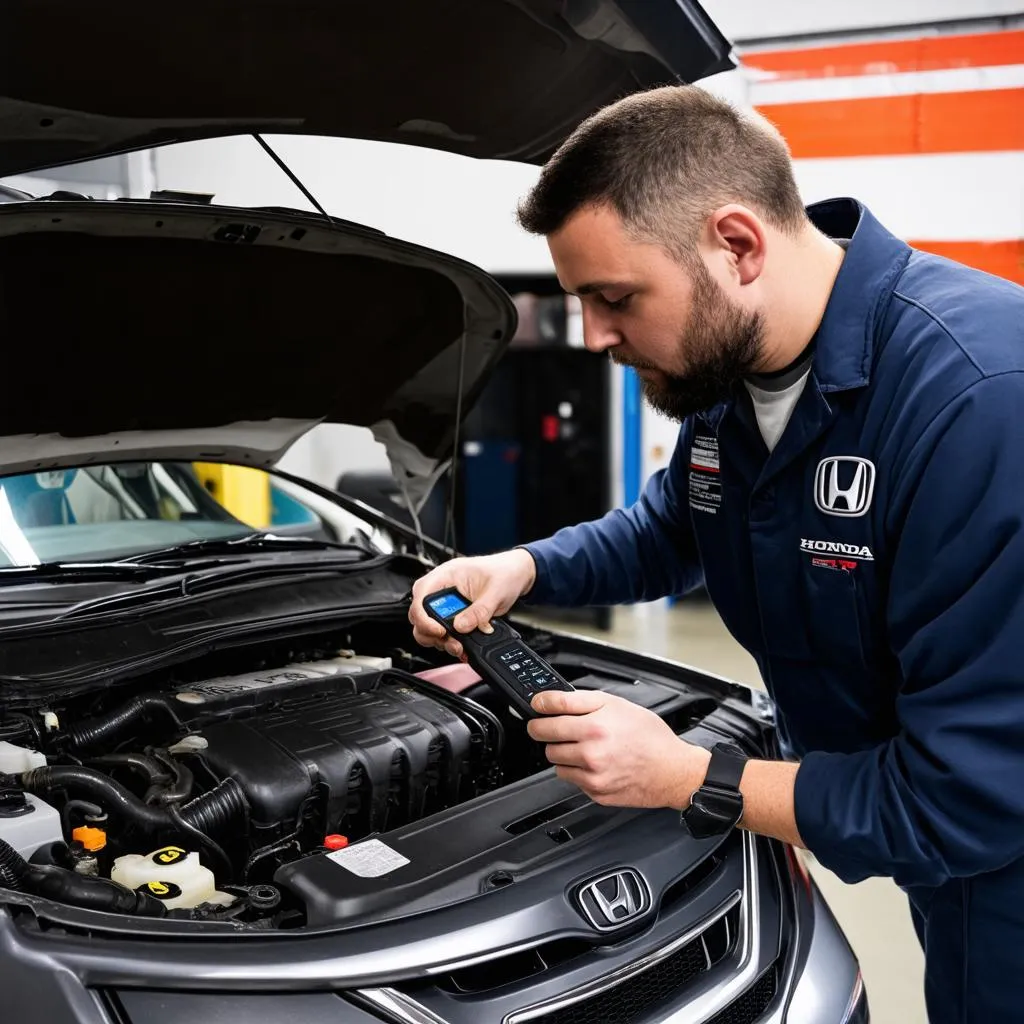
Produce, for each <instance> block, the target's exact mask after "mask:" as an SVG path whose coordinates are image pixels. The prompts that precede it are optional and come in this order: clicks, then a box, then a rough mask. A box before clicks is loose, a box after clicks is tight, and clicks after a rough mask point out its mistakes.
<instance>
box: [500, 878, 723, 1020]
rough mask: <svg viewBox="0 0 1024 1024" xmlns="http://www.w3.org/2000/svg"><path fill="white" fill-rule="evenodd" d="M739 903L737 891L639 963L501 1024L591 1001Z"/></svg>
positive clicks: (653, 963)
mask: <svg viewBox="0 0 1024 1024" xmlns="http://www.w3.org/2000/svg"><path fill="white" fill-rule="evenodd" d="M742 900H743V893H741V892H738V891H737V892H734V893H732V894H731V895H730V896H729V897H728V898H727V899H725V900H724V901H723V902H722V903H720V904H719V905H718V906H717V907H716V908H715V909H714V910H713V911H712V912H711V913H710V914H708V915H707V917H705V918H704V919H703V920H702V921H701V922H700V923H699V924H696V925H694V926H693V927H692V928H691V929H690V930H689V931H687V932H684V933H683V934H682V935H680V936H679V938H677V939H673V940H672V941H671V942H670V943H668V944H667V945H665V946H662V947H661V949H657V950H655V951H654V952H653V953H648V954H647V955H646V956H644V957H641V958H640V959H639V960H635V961H634V962H633V963H631V964H626V965H625V966H623V967H620V968H618V969H617V970H615V971H612V972H611V973H610V974H606V975H605V976H604V977H603V978H599V979H598V980H597V981H591V982H588V983H587V984H585V985H580V986H579V987H578V988H574V989H571V990H570V991H568V992H566V993H564V994H563V995H561V996H558V997H557V998H555V999H548V1000H546V1001H545V1002H543V1003H534V1004H533V1005H532V1006H527V1007H524V1008H523V1009H521V1010H515V1011H513V1012H512V1013H510V1014H507V1015H506V1016H505V1019H504V1020H503V1022H502V1024H523V1021H528V1020H533V1019H534V1018H535V1017H541V1016H543V1015H544V1014H546V1013H554V1012H555V1011H556V1010H561V1009H564V1008H565V1007H567V1006H573V1005H574V1004H576V1003H581V1002H584V1001H585V1000H587V999H592V998H594V996H598V995H600V994H601V993H603V992H607V991H608V990H609V989H612V988H615V987H616V986H618V985H621V984H623V983H624V982H627V981H629V979H630V978H635V977H636V976H637V975H638V974H642V973H643V972H644V971H648V970H650V969H651V968H652V967H656V966H657V965H658V964H659V963H661V962H662V961H663V960H667V959H668V958H669V957H670V956H672V955H673V954H674V953H676V952H678V951H679V950H680V949H682V947H683V946H686V945H689V943H691V942H693V941H694V939H698V938H700V937H701V935H702V934H703V933H704V932H706V931H707V930H708V929H709V928H710V927H711V926H712V925H713V924H714V923H715V922H716V921H718V920H720V919H721V918H722V917H724V916H725V915H726V914H728V913H729V911H730V910H732V908H733V907H735V906H736V904H737V903H740V902H741V901H742Z"/></svg>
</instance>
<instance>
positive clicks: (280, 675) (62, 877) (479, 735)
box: [0, 621, 715, 929]
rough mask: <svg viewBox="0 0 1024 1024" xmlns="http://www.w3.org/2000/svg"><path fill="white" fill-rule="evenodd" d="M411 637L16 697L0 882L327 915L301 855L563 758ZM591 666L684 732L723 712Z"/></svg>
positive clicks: (395, 627) (62, 894)
mask: <svg viewBox="0 0 1024 1024" xmlns="http://www.w3.org/2000/svg"><path fill="white" fill-rule="evenodd" d="M403 626H404V628H403ZM403 643H406V644H408V643H409V640H408V625H407V624H400V623H399V622H397V621H396V622H394V623H391V624H388V623H386V622H381V621H378V622H374V623H366V624H363V626H362V628H360V629H354V630H351V631H348V632H345V633H343V634H334V635H331V636H325V637H320V638H317V640H316V642H309V641H307V642H306V643H304V644H302V645H295V644H291V645H282V644H281V643H276V644H274V645H272V646H270V647H269V648H266V649H259V648H258V647H257V648H249V649H245V650H236V651H222V652H216V653H211V654H208V655H206V656H204V657H201V658H198V659H195V660H193V661H192V662H189V663H186V664H184V665H180V666H178V667H176V668H174V669H167V670H164V671H162V672H160V673H154V674H151V675H150V676H147V677H140V678H138V679H136V680H133V681H132V683H131V684H130V685H128V686H125V685H123V684H118V685H117V686H111V687H109V688H107V689H106V690H104V691H103V692H102V693H100V694H97V695H92V696H88V697H78V698H75V699H74V700H72V701H70V702H69V703H67V704H66V705H60V704H57V705H49V704H48V705H47V706H45V707H38V708H34V709H25V708H19V709H18V710H17V711H11V710H9V709H4V710H3V711H2V713H0V891H2V889H3V888H6V889H9V890H14V891H16V892H19V891H20V892H22V893H27V894H31V895H35V896H44V897H47V898H50V899H54V900H56V901H58V902H61V903H64V904H67V905H70V906H74V907H78V908H84V909H93V910H102V911H108V912H113V913H121V914H129V915H135V916H141V917H153V918H156V917H170V918H179V919H182V920H192V921H222V922H223V921H228V922H231V923H233V924H234V925H235V926H237V927H243V928H260V929H265V928H297V927H303V926H304V925H305V924H307V922H309V921H310V920H312V919H317V918H322V917H323V914H322V913H321V914H318V913H316V911H315V909H314V908H311V907H310V906H309V905H308V903H309V897H308V892H306V894H305V895H304V889H303V884H302V881H301V879H299V880H298V881H297V882H295V884H289V879H292V878H293V877H294V875H295V872H296V865H297V864H298V865H301V864H302V863H303V862H306V861H307V860H308V859H310V858H320V859H323V858H324V857H332V856H337V855H339V852H340V851H344V850H346V849H348V848H349V847H351V846H352V845H353V844H356V843H359V842H360V841H361V840H365V839H367V838H372V837H380V836H386V835H387V833H388V832H390V831H392V830H395V829H399V828H402V827H403V826H408V825H410V824H412V823H416V822H420V821H423V820H425V819H428V818H430V816H432V815H435V814H439V813H441V812H444V811H446V810H448V809H451V808H455V807H458V806H460V805H462V804H465V803H467V802H468V801H471V800H473V799H474V798H477V797H480V796H483V795H485V794H491V793H494V792H495V791H497V790H500V789H501V788H502V787H505V786H508V785H509V784H511V783H514V782H516V781H518V780H522V779H526V778H527V777H529V776H531V775H534V774H536V773H538V772H540V771H542V770H543V769H545V768H547V767H549V765H548V763H547V761H546V759H545V758H544V756H543V749H542V747H540V746H539V745H538V744H536V743H534V742H533V741H532V740H530V738H529V736H528V735H527V733H526V729H525V725H524V723H523V722H522V721H521V720H519V719H518V718H517V717H515V716H514V715H513V714H511V713H510V711H509V709H508V708H507V707H506V706H504V702H503V701H502V699H501V698H500V697H499V696H498V695H497V694H496V693H495V692H494V691H493V690H491V689H490V687H488V686H486V685H485V684H483V683H482V682H480V680H479V677H476V676H475V675H473V674H472V673H471V671H470V673H469V675H468V676H467V675H466V674H465V671H464V670H465V669H466V668H467V666H461V665H459V666H447V665H446V661H447V659H444V657H443V656H441V655H438V656H436V657H434V656H433V655H432V653H428V652H419V651H417V653H409V652H408V651H407V650H405V649H404V648H403V646H402V644H403ZM547 656H548V657H549V659H552V660H553V663H554V662H555V661H557V657H558V652H557V650H552V651H548V652H547ZM592 668H593V666H591V665H588V663H587V660H586V659H579V658H577V659H575V660H573V659H569V660H568V661H566V662H565V663H563V664H561V665H560V671H562V672H563V673H564V674H565V675H566V677H567V678H571V679H572V680H573V682H574V685H576V686H577V687H578V688H587V687H589V688H602V689H606V690H610V691H613V692H618V693H620V694H621V695H623V696H625V697H627V698H629V699H631V700H634V701H636V702H638V703H642V704H644V705H645V706H648V707H652V708H653V709H654V710H656V711H657V712H658V713H659V714H662V715H663V717H666V719H667V720H669V721H670V724H672V725H673V727H675V728H676V729H677V731H680V730H681V729H682V728H683V727H686V726H687V725H689V724H692V723H693V722H695V721H697V720H699V719H700V718H701V717H702V716H704V715H706V714H708V713H709V712H710V711H712V710H714V708H715V701H714V700H712V699H710V698H708V697H707V696H706V695H705V696H703V697H702V696H700V695H698V694H695V693H692V692H687V689H686V687H685V686H682V685H680V686H670V685H667V684H666V683H665V682H664V681H656V680H653V679H652V680H644V679H636V678H634V677H633V675H632V673H630V672H629V671H628V670H623V671H621V672H618V671H608V672H606V673H598V674H595V673H594V672H593V671H592ZM449 669H451V670H454V676H453V675H452V673H451V672H449ZM459 670H463V674H462V675H461V677H460V676H459ZM446 673H447V675H446ZM442 677H443V678H442ZM452 678H456V679H457V681H456V682H452Z"/></svg>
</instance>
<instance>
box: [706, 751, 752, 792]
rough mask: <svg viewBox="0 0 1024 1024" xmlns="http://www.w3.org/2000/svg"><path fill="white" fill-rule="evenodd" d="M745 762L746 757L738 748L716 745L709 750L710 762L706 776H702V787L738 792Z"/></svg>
mask: <svg viewBox="0 0 1024 1024" xmlns="http://www.w3.org/2000/svg"><path fill="white" fill-rule="evenodd" d="M747 760H748V758H747V755H746V754H744V753H743V751H741V750H740V749H739V748H738V747H732V746H729V745H727V744H725V743H719V744H716V745H715V746H714V747H713V748H712V749H711V760H710V761H709V762H708V770H707V774H706V775H705V776H704V785H705V786H707V785H713V786H720V787H722V788H723V789H737V790H738V789H739V788H740V779H742V778H743V769H744V768H746V766H747Z"/></svg>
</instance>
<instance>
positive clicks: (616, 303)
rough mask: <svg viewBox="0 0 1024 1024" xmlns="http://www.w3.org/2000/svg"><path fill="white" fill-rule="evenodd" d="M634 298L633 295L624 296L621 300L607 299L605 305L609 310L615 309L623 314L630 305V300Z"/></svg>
mask: <svg viewBox="0 0 1024 1024" xmlns="http://www.w3.org/2000/svg"><path fill="white" fill-rule="evenodd" d="M632 298H633V296H632V295H623V296H622V298H621V299H615V300H612V299H605V300H604V304H605V305H606V306H607V307H608V308H609V309H614V310H615V311H616V312H621V311H622V310H624V309H625V308H626V307H627V306H628V305H629V300H630V299H632Z"/></svg>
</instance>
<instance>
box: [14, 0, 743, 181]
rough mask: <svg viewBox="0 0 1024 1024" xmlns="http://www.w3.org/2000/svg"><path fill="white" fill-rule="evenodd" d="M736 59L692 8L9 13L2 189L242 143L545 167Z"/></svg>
mask: <svg viewBox="0 0 1024 1024" xmlns="http://www.w3.org/2000/svg"><path fill="white" fill-rule="evenodd" d="M729 50H730V48H729V44H728V43H727V41H726V40H725V38H724V37H723V36H722V35H721V33H720V32H719V31H718V29H717V28H716V27H715V25H714V23H713V22H712V21H711V20H710V19H709V18H708V16H707V15H706V14H705V12H704V11H703V10H702V9H701V7H700V5H699V4H698V3H697V2H696V0H444V2H440V0H428V2H424V0H362V2H340V0H260V2H257V3H253V2H251V0H218V2H216V3H203V4H198V3H190V2H188V0H186V2H184V3H177V4H173V5H171V6H167V5H163V4H138V3H132V4H122V3H119V2H117V0H114V2H113V3H112V4H110V3H108V4H107V5H106V6H105V7H104V8H103V10H102V11H98V10H97V9H94V8H92V7H90V6H89V5H87V4H80V3H73V2H71V0H9V2H8V3H6V4H4V9H3V24H2V31H0V176H5V175H13V174H18V173H29V172H30V171H33V170H40V169H42V168H47V167H54V166H58V165H61V164H67V163H72V162H75V161H81V160H88V159H92V158H97V157H101V156H105V155H111V154H115V153H123V152H127V151H130V150H137V149H144V148H149V147H152V146H157V145H163V144H167V143H171V142H181V141H185V140H190V139H201V138H208V137H212V136H224V135H235V134H241V133H248V132H271V133H275V134H284V133H289V132H295V133H298V134H303V135H328V136H338V137H352V138H366V139H377V140H383V141H391V142H403V143H408V144H412V145H424V146H429V147H432V148H438V149H447V150H451V151H454V152H459V153H463V154H467V155H470V156H476V157H488V158H503V159H511V160H521V161H541V160H543V159H544V158H545V157H546V156H547V155H549V154H550V153H551V152H552V150H553V149H554V148H556V147H557V145H558V144H559V143H560V142H561V140H562V139H563V138H564V137H565V136H566V135H567V134H568V133H569V132H570V131H571V130H572V129H573V128H574V127H575V126H576V125H577V124H578V123H579V122H580V121H581V120H582V119H583V118H585V117H586V116H587V115H588V114H590V113H591V112H593V111H594V110H596V109H597V108H598V107H600V106H602V105H604V104H606V103H608V102H610V101H612V100H615V99H617V98H618V97H620V96H622V95H625V94H626V93H630V92H635V91H636V90H637V89H641V88H647V87H650V86H654V85H660V84H665V83H668V82H675V81H679V80H683V81H695V80H697V79H699V78H703V77H705V76H707V75H710V74H714V73H715V72H718V71H725V70H728V69H730V68H732V67H733V62H732V60H731V58H730V56H729Z"/></svg>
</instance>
